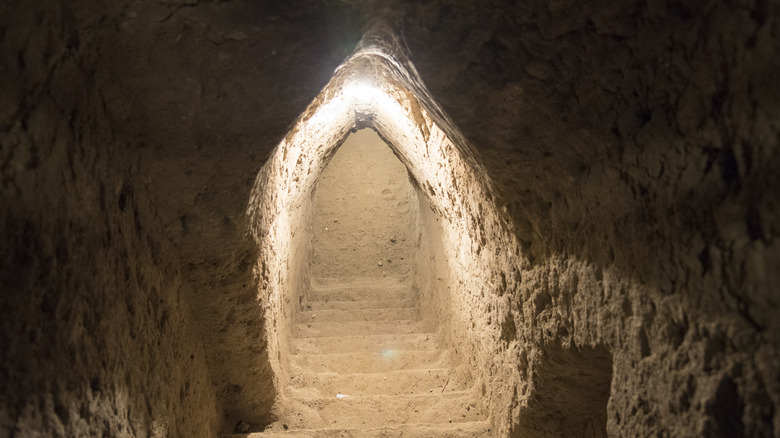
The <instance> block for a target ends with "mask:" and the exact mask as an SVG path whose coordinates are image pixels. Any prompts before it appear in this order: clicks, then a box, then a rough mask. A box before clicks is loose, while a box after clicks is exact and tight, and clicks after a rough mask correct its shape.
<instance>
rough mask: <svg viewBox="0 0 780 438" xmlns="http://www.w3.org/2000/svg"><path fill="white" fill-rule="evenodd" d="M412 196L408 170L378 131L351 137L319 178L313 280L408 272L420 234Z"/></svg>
mask: <svg viewBox="0 0 780 438" xmlns="http://www.w3.org/2000/svg"><path fill="white" fill-rule="evenodd" d="M410 195H413V192H412V191H411V190H410V187H409V177H408V174H407V171H406V167H404V165H403V164H401V162H399V161H398V158H396V157H395V155H393V152H392V151H391V150H390V148H389V147H388V146H387V145H386V144H385V143H384V142H383V141H382V139H380V138H379V137H378V136H377V135H376V133H374V132H373V131H371V130H368V129H364V130H361V131H357V132H355V133H354V134H351V135H350V136H349V137H347V140H346V141H345V142H344V144H342V145H341V147H340V148H339V149H338V151H337V152H336V154H335V155H334V156H333V158H332V159H331V161H330V162H329V163H328V167H326V168H325V170H324V171H323V172H322V175H320V177H319V178H318V179H317V189H316V195H315V199H314V206H313V211H314V216H315V219H314V229H313V238H314V243H313V253H312V266H311V275H312V277H314V278H323V277H324V278H333V277H337V278H355V277H385V276H397V277H403V276H406V275H407V274H409V271H410V270H411V269H412V260H413V259H412V256H413V255H414V250H415V246H416V245H415V244H416V243H417V240H418V239H417V235H418V234H419V229H417V228H415V225H416V224H417V220H416V218H415V217H414V216H413V210H412V208H411V203H412V202H414V203H416V202H417V200H416V199H412V198H411V196H410Z"/></svg>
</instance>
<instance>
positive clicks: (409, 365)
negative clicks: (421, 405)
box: [290, 349, 456, 374]
mask: <svg viewBox="0 0 780 438" xmlns="http://www.w3.org/2000/svg"><path fill="white" fill-rule="evenodd" d="M455 364H456V361H455V354H454V352H453V351H452V350H450V349H443V350H394V349H385V350H384V351H382V352H381V353H329V354H297V355H293V356H292V357H291V360H290V365H291V370H292V371H293V372H306V371H313V372H326V371H331V372H335V373H348V374H355V373H383V372H388V371H396V370H412V369H427V368H446V367H450V366H454V365H455Z"/></svg>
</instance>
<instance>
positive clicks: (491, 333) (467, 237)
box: [247, 31, 519, 428]
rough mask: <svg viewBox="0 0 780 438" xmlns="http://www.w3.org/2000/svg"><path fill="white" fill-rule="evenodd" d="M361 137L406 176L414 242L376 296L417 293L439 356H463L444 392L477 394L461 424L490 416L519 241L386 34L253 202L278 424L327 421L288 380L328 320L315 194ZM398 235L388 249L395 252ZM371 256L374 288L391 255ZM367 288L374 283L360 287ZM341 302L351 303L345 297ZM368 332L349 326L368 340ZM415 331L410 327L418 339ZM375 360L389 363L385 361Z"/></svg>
mask: <svg viewBox="0 0 780 438" xmlns="http://www.w3.org/2000/svg"><path fill="white" fill-rule="evenodd" d="M377 35H379V36H377ZM368 129H370V130H368ZM360 130H363V131H360ZM357 131H360V132H361V133H362V134H359V135H364V134H366V133H368V132H372V133H375V134H376V135H377V136H378V137H379V138H380V139H381V140H382V141H383V142H384V143H385V145H386V147H388V148H389V150H390V151H392V154H393V155H394V158H397V160H398V161H400V163H401V164H402V165H403V167H404V170H405V171H406V175H407V176H406V182H405V184H406V186H405V188H404V190H406V191H407V195H406V196H407V198H406V199H407V201H406V202H407V204H408V210H409V215H408V218H407V219H408V220H409V221H410V222H411V223H410V224H409V225H410V230H411V231H409V235H408V237H407V238H411V239H412V240H413V241H412V242H411V243H412V246H413V247H414V248H413V251H411V252H409V253H408V256H404V257H405V258H406V257H409V258H410V259H411V260H407V261H408V262H409V263H408V271H407V272H406V273H405V274H403V275H400V271H399V275H397V276H392V277H391V279H390V280H388V281H387V282H386V284H384V285H381V287H379V288H378V289H376V290H377V292H376V294H377V296H376V300H377V301H381V300H382V299H385V298H386V299H393V300H402V299H404V296H405V295H404V294H403V293H397V292H398V289H399V288H401V287H403V288H404V290H406V291H412V292H411V295H409V296H408V298H409V299H410V300H412V301H413V304H412V307H413V312H416V313H415V315H418V316H420V319H421V320H422V321H424V322H423V323H421V324H422V326H424V327H426V329H427V330H429V331H430V330H432V332H433V333H434V334H435V336H434V337H435V340H434V341H433V342H436V344H437V347H436V348H439V347H441V348H445V347H446V348H448V349H449V350H451V351H449V350H448V352H447V353H446V357H444V356H437V357H436V358H434V359H431V360H434V361H436V360H445V361H449V360H450V359H451V358H452V357H456V358H457V361H458V363H459V364H461V365H462V366H458V367H457V371H453V374H452V375H447V377H446V381H445V380H443V381H442V382H439V385H440V386H441V391H442V392H444V391H445V390H448V391H453V390H457V391H463V392H464V394H465V393H466V392H468V394H466V396H467V397H469V400H472V402H469V406H468V409H467V410H466V411H464V412H465V413H464V414H463V415H462V418H461V417H457V420H458V421H467V420H474V419H475V418H481V420H483V421H487V420H486V418H487V417H486V415H487V414H486V413H487V412H489V411H490V409H491V407H490V406H489V405H490V404H491V403H492V402H489V401H490V400H492V399H491V394H490V393H491V391H492V386H491V384H490V376H489V369H490V366H491V364H490V362H491V361H492V360H494V359H495V354H494V353H495V352H494V351H489V350H492V349H493V348H495V347H494V345H497V346H500V347H499V348H503V349H505V350H508V349H509V348H510V346H508V345H506V344H501V343H500V342H499V340H500V338H501V336H502V335H501V333H500V327H499V325H497V324H493V323H492V322H494V321H499V320H500V321H506V320H507V318H509V319H512V318H519V315H517V313H516V309H511V308H510V307H509V305H508V304H507V303H508V302H509V301H508V300H507V297H502V295H503V294H504V291H506V290H507V289H509V288H512V287H513V283H512V282H514V281H516V279H514V278H507V276H506V275H501V277H500V278H499V274H498V272H500V270H501V269H502V268H505V270H506V271H509V270H510V269H509V267H508V266H498V265H500V264H502V263H503V264H506V263H507V262H506V260H508V259H510V258H511V257H512V255H516V254H517V253H518V252H519V249H518V245H517V242H516V241H515V240H514V237H513V236H514V234H513V233H511V232H510V229H509V222H508V221H507V220H506V217H505V215H504V214H503V213H502V212H501V211H499V210H498V209H497V208H496V206H495V203H494V198H493V196H492V195H491V189H490V183H489V181H488V179H487V178H486V176H485V172H484V170H483V169H482V167H481V165H480V164H479V162H478V160H476V159H475V157H474V155H473V154H472V152H471V149H470V148H469V147H468V145H467V144H466V142H465V141H464V140H463V138H462V136H461V135H460V134H459V133H458V131H457V129H455V128H454V126H453V125H452V123H450V122H449V120H448V119H447V118H446V116H444V114H443V112H442V111H441V109H440V108H439V107H438V106H437V105H436V104H435V103H434V101H433V99H432V98H431V97H430V95H429V93H428V92H427V90H426V89H425V87H424V86H423V84H422V81H421V80H420V78H419V77H418V75H417V73H416V72H415V70H414V67H413V66H412V65H411V63H410V62H409V61H408V60H407V58H406V57H405V55H404V52H403V50H402V49H401V46H400V45H399V44H398V42H397V41H396V40H395V39H394V38H393V36H392V35H391V34H388V33H383V32H381V31H380V32H375V33H370V34H369V35H368V36H367V37H365V38H364V39H363V41H362V42H361V44H360V46H359V47H358V49H357V50H356V52H355V54H353V55H352V56H351V57H350V58H349V59H347V60H346V61H345V62H344V63H343V64H342V65H341V66H340V67H339V68H338V69H337V70H336V72H335V74H334V76H333V78H332V79H331V80H330V82H329V83H328V84H327V86H326V87H325V88H324V89H323V90H322V92H321V93H320V95H319V96H317V98H315V100H314V101H313V102H312V104H311V105H310V106H309V107H308V108H307V110H306V111H305V112H304V114H302V115H301V117H300V118H299V120H298V121H297V122H296V123H295V125H294V126H293V128H292V129H291V131H290V132H289V133H288V135H287V136H286V137H285V138H284V139H283V140H282V142H281V143H280V144H279V145H278V147H277V148H276V149H275V151H274V153H273V154H272V156H271V157H270V158H269V160H268V161H267V163H266V164H265V165H264V166H263V168H262V169H261V171H260V173H259V174H258V177H257V179H256V181H255V185H254V189H253V192H252V196H251V199H250V202H249V205H248V209H247V214H248V219H249V220H248V223H249V234H250V236H252V237H253V239H254V241H255V242H256V244H257V245H258V248H259V258H258V262H257V266H256V277H257V279H258V289H259V291H258V301H259V303H260V305H261V306H262V310H263V312H264V314H265V318H266V337H267V340H268V350H269V354H268V357H269V360H270V362H271V363H270V366H271V368H272V369H273V370H274V374H275V386H276V388H277V392H278V397H277V399H278V401H277V407H276V414H277V417H285V416H286V418H288V420H287V421H288V423H289V421H290V420H289V418H291V417H293V416H294V417H295V418H297V420H296V421H298V423H296V424H295V425H294V427H298V428H305V427H307V426H311V425H317V424H320V423H322V421H323V420H322V419H321V418H319V417H318V416H317V414H316V413H315V412H313V411H312V410H311V409H309V408H307V406H306V405H305V403H303V404H302V402H300V400H301V397H302V394H303V395H307V396H311V394H310V393H308V392H307V391H308V390H305V389H304V390H300V389H295V388H293V389H286V388H287V382H290V381H291V380H295V379H302V378H303V377H301V374H300V373H299V371H300V370H299V369H298V368H296V367H299V365H300V362H301V359H300V357H298V358H293V356H296V355H302V354H307V352H306V349H307V348H309V347H310V345H309V344H307V343H306V342H301V341H300V338H301V334H300V331H301V330H304V331H307V332H308V333H311V332H312V331H314V335H312V336H318V335H317V332H316V328H317V327H325V326H326V324H327V322H326V321H323V318H324V315H328V310H327V307H320V308H321V309H325V310H320V311H319V315H320V320H319V321H318V322H312V319H314V318H315V317H316V316H317V313H316V311H315V310H316V307H312V304H311V302H312V301H316V300H317V297H318V296H319V295H322V293H323V288H325V289H327V284H325V285H323V284H322V282H323V278H326V276H323V275H321V274H322V273H321V272H318V271H317V269H318V268H317V267H315V268H314V269H313V262H314V261H316V260H315V259H316V258H317V257H318V248H317V244H318V242H319V241H318V240H317V239H316V238H315V237H313V236H316V235H317V233H316V232H314V229H315V228H323V229H324V228H326V227H325V226H324V225H323V224H322V223H318V222H317V215H316V211H315V209H316V207H317V203H316V200H317V193H318V192H317V186H318V183H320V184H322V183H323V181H327V177H325V179H324V180H323V179H322V178H323V171H324V169H325V168H326V166H328V163H330V162H331V160H332V159H333V157H334V155H335V154H336V153H337V151H338V150H339V148H340V147H342V145H343V144H344V142H345V141H346V140H347V137H349V136H350V134H352V133H354V132H357ZM380 193H381V192H380ZM330 220H333V219H330ZM322 231H324V230H318V232H322ZM392 238H393V237H392V236H390V237H388V239H387V240H388V242H387V243H388V244H390V245H394V244H397V243H398V240H397V238H396V242H392V241H391V240H392ZM331 256H332V255H331ZM366 257H368V256H366ZM370 258H371V259H372V260H370V263H371V264H373V265H375V266H372V268H371V269H368V268H366V271H367V273H368V272H369V271H370V273H371V274H372V276H369V277H368V278H369V280H368V281H370V282H373V283H377V278H381V276H379V277H378V276H377V273H378V272H379V268H382V267H383V266H381V265H384V264H385V263H393V258H390V259H389V261H388V258H387V257H384V256H370ZM396 262H400V260H396ZM400 264H401V263H399V265H400ZM380 275H381V274H380ZM394 281H395V283H394ZM380 283H381V282H380ZM401 283H403V284H402V285H401ZM361 287H363V288H365V287H366V286H361V285H359V284H358V286H357V288H358V289H359V288H361ZM372 287H373V286H372ZM383 288H384V289H383ZM342 289H344V288H342ZM394 291H395V292H394ZM331 292H333V291H331ZM328 293H329V294H330V295H329V296H330V297H332V296H335V295H333V294H332V293H330V292H328ZM339 293H341V294H342V298H344V296H346V299H350V298H349V296H348V295H349V293H350V292H349V290H346V291H344V290H342V291H341V292H339ZM345 294H346V295H345ZM382 294H386V296H385V295H382ZM407 295H408V294H407ZM398 307H403V306H398ZM313 309H314V310H313ZM307 312H308V313H307ZM398 312H406V310H403V309H399V310H398ZM331 313H332V312H331ZM366 327H367V326H350V327H348V328H347V329H345V330H352V331H356V330H363V331H366V330H368V331H369V332H370V330H371V329H370V328H366ZM415 327H417V326H413V325H410V326H409V328H408V330H407V331H408V332H409V334H414V333H415V330H417V329H416V328H415ZM374 347H375V346H374ZM333 348H335V346H334V347H333ZM361 348H362V347H361ZM372 348H373V347H372ZM437 351H438V350H437ZM345 354H348V352H347V353H345ZM377 354H378V355H379V357H380V358H381V360H382V361H385V362H387V361H389V360H391V359H392V360H402V359H398V357H396V350H395V349H394V347H386V348H385V347H382V348H381V349H380V350H379V351H378V352H377ZM437 354H438V353H437ZM321 359H322V358H318V360H321ZM378 363H379V365H376V367H379V368H381V367H382V366H383V365H382V363H384V362H378ZM447 363H450V362H447ZM323 366H324V365H323ZM313 378H314V377H312V379H313ZM450 380H452V382H453V383H452V384H451V386H450V383H449V382H450ZM466 382H468V383H466ZM328 387H330V386H328ZM387 390H388V391H390V390H391V389H390V388H388V389H387ZM304 393H305V394H304ZM331 396H332V395H331ZM296 400H298V402H297V404H296ZM285 410H286V411H287V412H286V413H285V412H284V411H285ZM414 412H415V414H414V415H417V412H418V411H417V410H415V411H414ZM467 414H468V415H467ZM410 415H412V414H410ZM414 415H413V416H414ZM420 415H424V412H423V414H420ZM345 421H347V420H345ZM278 426H279V427H281V424H280V425H278ZM284 426H288V424H287V423H285V424H284ZM342 426H345V427H346V426H347V424H342Z"/></svg>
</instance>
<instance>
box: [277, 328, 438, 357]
mask: <svg viewBox="0 0 780 438" xmlns="http://www.w3.org/2000/svg"><path fill="white" fill-rule="evenodd" d="M292 345H293V347H292V349H291V352H292V353H293V354H318V353H323V354H324V353H352V352H371V353H381V352H382V350H385V349H388V348H389V349H396V350H430V349H436V348H437V341H436V336H435V335H434V334H433V333H412V334H395V335H367V336H322V337H316V338H298V339H292Z"/></svg>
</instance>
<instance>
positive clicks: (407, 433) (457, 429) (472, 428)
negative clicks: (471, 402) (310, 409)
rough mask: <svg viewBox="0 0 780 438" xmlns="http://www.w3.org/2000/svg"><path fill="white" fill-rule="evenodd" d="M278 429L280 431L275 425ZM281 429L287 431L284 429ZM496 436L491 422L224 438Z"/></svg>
mask: <svg viewBox="0 0 780 438" xmlns="http://www.w3.org/2000/svg"><path fill="white" fill-rule="evenodd" d="M274 427H277V425H276V424H275V425H274ZM278 428H279V429H283V427H282V426H281V425H279V426H278ZM491 436H493V435H492V434H491V430H490V422H488V421H470V422H462V423H454V422H453V423H441V424H438V423H437V424H430V423H429V424H408V425H406V424H405V425H402V426H391V427H377V428H369V429H299V430H288V431H279V432H276V431H268V432H258V433H250V434H246V435H240V434H233V435H222V438H369V437H372V438H373V437H382V438H431V437H436V438H487V437H491Z"/></svg>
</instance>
